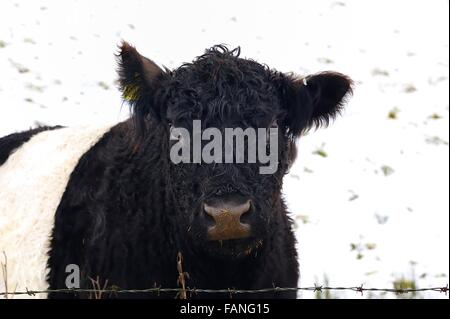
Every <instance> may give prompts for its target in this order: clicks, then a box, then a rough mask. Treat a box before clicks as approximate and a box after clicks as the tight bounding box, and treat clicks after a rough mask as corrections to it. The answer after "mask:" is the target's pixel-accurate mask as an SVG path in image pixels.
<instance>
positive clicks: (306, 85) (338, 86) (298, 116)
mask: <svg viewBox="0 0 450 319" xmlns="http://www.w3.org/2000/svg"><path fill="white" fill-rule="evenodd" d="M352 85H353V81H352V80H351V79H350V78H349V77H348V76H346V75H343V74H340V73H337V72H322V73H318V74H314V75H310V76H307V77H305V78H298V77H295V76H292V75H287V76H285V77H284V85H283V95H282V100H283V104H284V107H285V111H286V117H285V124H286V126H287V128H288V132H289V135H290V136H292V137H298V136H299V135H301V134H302V133H303V132H304V131H307V130H309V129H311V128H318V127H321V126H327V125H328V124H329V122H330V121H331V120H333V119H334V118H335V117H336V116H337V115H339V114H340V113H341V111H342V110H343V107H344V105H345V103H346V98H347V97H348V96H349V95H351V94H352Z"/></svg>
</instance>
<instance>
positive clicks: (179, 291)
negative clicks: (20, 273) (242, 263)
mask: <svg viewBox="0 0 450 319" xmlns="http://www.w3.org/2000/svg"><path fill="white" fill-rule="evenodd" d="M448 289H449V288H448V284H447V285H446V286H445V287H429V288H417V289H393V288H370V287H369V288H365V287H363V286H362V285H360V286H354V287H329V286H318V285H315V286H314V287H271V288H264V289H232V288H229V289H200V288H161V287H155V288H149V289H113V288H108V289H48V290H29V289H26V291H14V292H0V296H5V297H7V296H8V295H29V296H35V295H37V294H44V293H47V294H48V293H93V294H94V295H95V296H101V295H102V294H105V293H106V294H108V293H111V294H142V293H155V294H158V295H159V294H160V293H166V292H167V293H177V296H181V297H182V298H181V299H185V298H187V295H186V294H187V293H189V294H192V295H195V294H197V293H206V294H224V293H226V294H229V295H230V297H231V296H233V295H238V294H256V293H269V292H272V293H277V292H286V291H312V292H318V293H321V292H324V291H353V292H356V293H360V294H361V295H363V294H364V292H387V293H395V294H407V293H415V292H426V291H428V292H436V293H445V295H447V293H448Z"/></svg>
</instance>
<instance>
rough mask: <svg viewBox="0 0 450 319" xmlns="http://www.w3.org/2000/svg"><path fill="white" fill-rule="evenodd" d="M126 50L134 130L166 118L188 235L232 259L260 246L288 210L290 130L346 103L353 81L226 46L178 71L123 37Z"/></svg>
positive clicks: (172, 177)
mask: <svg viewBox="0 0 450 319" xmlns="http://www.w3.org/2000/svg"><path fill="white" fill-rule="evenodd" d="M120 57H121V61H120V63H121V68H120V81H121V85H122V90H123V94H124V97H125V98H126V99H127V100H129V101H131V104H132V107H133V114H134V117H135V120H136V123H137V130H138V134H148V132H147V131H146V130H147V129H148V123H147V122H148V121H149V120H150V119H153V120H156V121H158V122H159V123H160V125H164V126H165V131H166V135H165V136H161V138H164V139H166V140H167V146H168V147H167V148H166V149H167V150H168V151H167V154H166V155H164V156H167V163H168V166H169V176H168V177H167V180H168V183H169V188H170V190H171V192H172V196H173V202H174V206H175V207H177V211H178V214H179V215H180V216H179V218H180V219H179V220H180V223H181V224H182V225H181V226H182V227H181V228H182V229H184V230H185V232H186V234H185V235H186V236H185V238H186V239H187V240H189V244H190V245H191V246H192V247H195V248H196V249H201V250H203V251H206V252H208V253H209V254H211V255H214V256H233V257H236V258H239V257H243V256H246V255H248V254H250V253H251V252H252V251H255V250H257V249H258V248H259V247H260V246H262V245H264V241H265V239H266V238H267V237H268V234H269V233H270V231H271V230H272V229H273V226H274V223H276V222H277V221H279V220H280V218H279V216H276V214H280V212H282V211H284V209H283V207H282V205H283V204H282V202H281V196H280V192H281V186H282V178H283V176H284V174H286V172H287V170H288V169H289V167H290V165H291V164H292V162H293V161H294V159H295V155H296V149H295V145H294V139H295V138H296V137H298V136H299V135H300V134H301V133H302V132H303V131H305V130H307V129H309V128H311V127H312V126H320V125H321V124H328V121H329V120H330V118H333V117H334V116H336V115H337V114H338V113H339V112H340V110H341V107H342V103H343V100H344V97H345V96H346V94H347V93H349V92H350V91H351V80H350V79H349V78H348V77H346V76H344V75H341V74H338V73H332V72H327V73H321V74H317V75H313V76H310V77H307V78H303V79H299V78H296V77H294V76H293V75H286V74H283V73H280V72H276V71H273V70H270V69H268V68H267V67H265V66H263V65H261V64H259V63H257V62H255V61H252V60H246V59H242V58H239V50H233V51H229V50H227V49H226V48H225V47H222V46H216V47H213V48H212V49H210V50H207V52H206V53H205V54H204V55H202V56H201V57H199V58H197V59H196V60H195V61H194V62H193V63H189V64H185V65H183V66H181V67H180V68H178V69H176V70H174V71H168V70H166V71H163V70H161V69H160V68H159V67H158V66H156V64H154V63H153V62H152V61H151V60H148V59H146V58H144V57H142V56H141V55H139V53H138V52H137V51H136V50H135V49H134V48H133V47H131V46H129V45H128V44H126V43H124V44H123V45H122V48H121V54H120Z"/></svg>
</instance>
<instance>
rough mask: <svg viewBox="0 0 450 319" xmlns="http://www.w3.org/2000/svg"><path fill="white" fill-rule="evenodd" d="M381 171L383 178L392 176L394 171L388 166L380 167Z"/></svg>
mask: <svg viewBox="0 0 450 319" xmlns="http://www.w3.org/2000/svg"><path fill="white" fill-rule="evenodd" d="M381 171H382V172H383V174H384V176H389V175H392V174H394V172H395V171H394V169H393V168H392V167H390V166H388V165H383V166H381Z"/></svg>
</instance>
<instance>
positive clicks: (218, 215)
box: [203, 200, 251, 240]
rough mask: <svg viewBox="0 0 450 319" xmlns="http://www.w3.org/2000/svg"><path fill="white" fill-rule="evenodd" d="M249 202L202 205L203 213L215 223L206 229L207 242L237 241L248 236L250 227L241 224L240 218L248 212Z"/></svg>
mask: <svg viewBox="0 0 450 319" xmlns="http://www.w3.org/2000/svg"><path fill="white" fill-rule="evenodd" d="M250 207H251V202H250V200H247V201H245V202H243V203H242V202H241V203H235V202H231V201H230V202H220V203H217V204H206V203H205V204H204V207H203V208H204V210H205V212H206V213H207V214H208V215H210V216H211V217H212V218H213V219H214V222H215V225H214V226H211V227H209V228H208V239H209V240H227V239H239V238H245V237H249V236H250V225H248V224H246V223H241V216H242V215H243V214H245V213H247V212H248V211H249V210H250Z"/></svg>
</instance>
